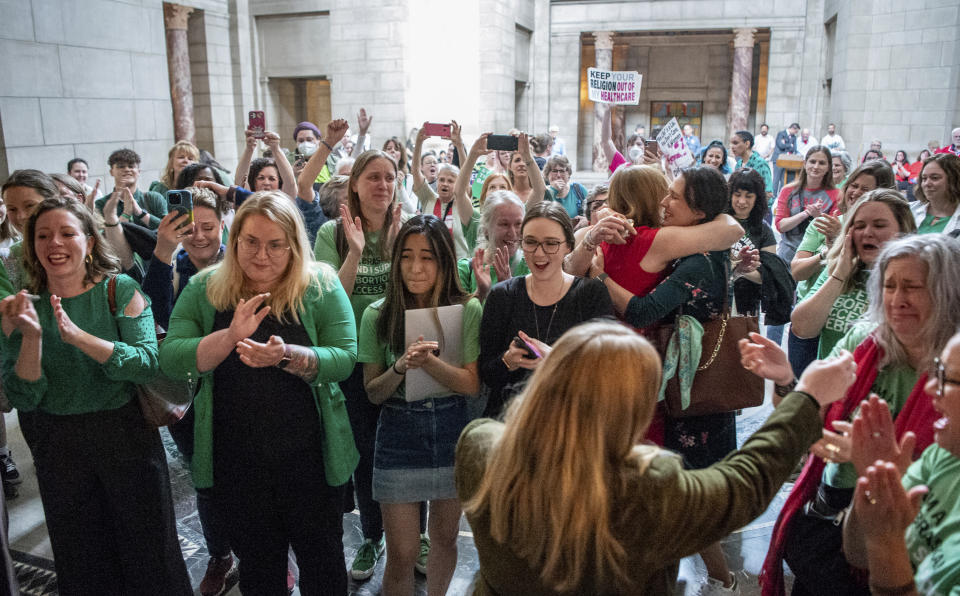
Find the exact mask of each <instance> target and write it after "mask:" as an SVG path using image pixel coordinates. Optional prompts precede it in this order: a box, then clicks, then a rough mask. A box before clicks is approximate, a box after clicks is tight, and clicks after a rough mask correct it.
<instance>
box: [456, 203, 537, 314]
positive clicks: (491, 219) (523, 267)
mask: <svg viewBox="0 0 960 596" xmlns="http://www.w3.org/2000/svg"><path fill="white" fill-rule="evenodd" d="M522 223H523V203H521V202H520V199H519V198H518V197H517V195H515V194H514V193H513V192H511V191H509V190H498V191H496V192H493V193H491V194H490V195H489V196H488V197H487V199H486V201H484V203H483V211H482V212H481V213H480V229H479V230H478V236H479V238H482V239H483V241H484V242H483V244H481V246H483V248H478V249H477V251H476V253H474V255H473V258H472V259H460V260H459V261H458V262H457V271H458V273H459V274H460V283H461V284H463V287H464V289H465V290H467V291H469V292H476V293H477V298H479V299H480V300H481V301H483V300H486V298H487V294H489V293H490V288H492V287H493V286H494V285H495V284H496V283H497V282H501V281H505V280H508V279H510V278H511V277H513V276H515V275H526V274H528V273H530V269H529V268H528V267H527V262H526V261H525V260H524V258H523V253H522V252H521V251H520V226H521V224H522Z"/></svg>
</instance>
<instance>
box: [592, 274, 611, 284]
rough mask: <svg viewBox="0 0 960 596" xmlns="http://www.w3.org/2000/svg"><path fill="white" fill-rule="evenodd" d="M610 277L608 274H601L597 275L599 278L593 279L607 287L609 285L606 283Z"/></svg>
mask: <svg viewBox="0 0 960 596" xmlns="http://www.w3.org/2000/svg"><path fill="white" fill-rule="evenodd" d="M608 277H610V276H609V275H608V274H606V273H599V274H597V276H596V277H594V278H593V279H595V280H597V281H599V282H600V283H602V284H603V285H607V284H606V283H604V282H606V281H607V278H608Z"/></svg>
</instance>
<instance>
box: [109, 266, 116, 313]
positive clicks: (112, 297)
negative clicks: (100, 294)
mask: <svg viewBox="0 0 960 596" xmlns="http://www.w3.org/2000/svg"><path fill="white" fill-rule="evenodd" d="M107 302H108V303H109V304H110V314H111V315H113V316H117V276H116V275H111V276H110V281H108V282H107Z"/></svg>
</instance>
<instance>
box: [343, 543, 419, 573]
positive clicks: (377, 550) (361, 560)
mask: <svg viewBox="0 0 960 596" xmlns="http://www.w3.org/2000/svg"><path fill="white" fill-rule="evenodd" d="M383 549H384V541H383V536H381V537H380V540H378V541H377V542H376V543H374V542H373V540H369V539H367V540H364V541H363V544H361V545H360V548H359V549H357V556H356V557H354V558H353V566H352V567H351V568H350V576H351V577H353V579H357V580H361V579H369V578H370V576H372V575H373V568H374V567H376V566H377V561H379V560H380V557H381V556H383ZM421 551H422V547H421Z"/></svg>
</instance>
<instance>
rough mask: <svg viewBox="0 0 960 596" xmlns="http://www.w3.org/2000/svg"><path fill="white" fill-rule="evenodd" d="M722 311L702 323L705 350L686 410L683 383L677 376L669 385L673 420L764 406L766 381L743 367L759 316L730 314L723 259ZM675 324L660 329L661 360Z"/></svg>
mask: <svg viewBox="0 0 960 596" xmlns="http://www.w3.org/2000/svg"><path fill="white" fill-rule="evenodd" d="M724 263H725V268H724V269H725V271H724V278H725V279H726V280H727V284H726V287H725V288H724V299H723V311H722V314H721V315H720V317H718V318H716V319H713V320H711V321H707V322H705V323H703V340H702V343H703V351H702V353H701V355H700V366H698V367H697V374H696V375H695V376H694V378H693V387H691V389H690V404H689V405H688V407H687V408H686V409H683V407H682V405H681V401H680V383H679V381H678V380H677V377H676V376H674V377H673V378H672V379H670V380H669V381H668V382H667V389H666V392H665V393H666V395H665V398H664V405H665V406H666V408H667V414H668V415H669V416H670V417H672V418H684V417H688V416H703V415H705V414H718V413H720V412H730V411H732V410H741V409H743V408H753V407H756V406H759V405H760V404H762V403H763V393H764V387H763V379H761V378H760V377H758V376H757V375H755V374H753V373H752V372H750V371H749V370H747V369H745V368H743V366H742V365H741V364H740V347H739V346H738V345H737V344H738V342H739V341H740V339H741V338H744V337H748V336H749V334H750V332H756V333H759V331H760V324H759V321H758V318H757V316H756V315H746V316H741V315H731V314H730V262H729V261H728V260H726V259H724ZM673 328H674V325H673V324H670V325H664V326H661V327H660V328H659V329H658V339H657V343H658V348H659V349H660V350H661V352H660V354H661V357H662V356H663V355H664V354H665V350H666V345H667V342H666V341H664V339H666V340H669V338H670V335H671V334H672V332H673Z"/></svg>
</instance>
